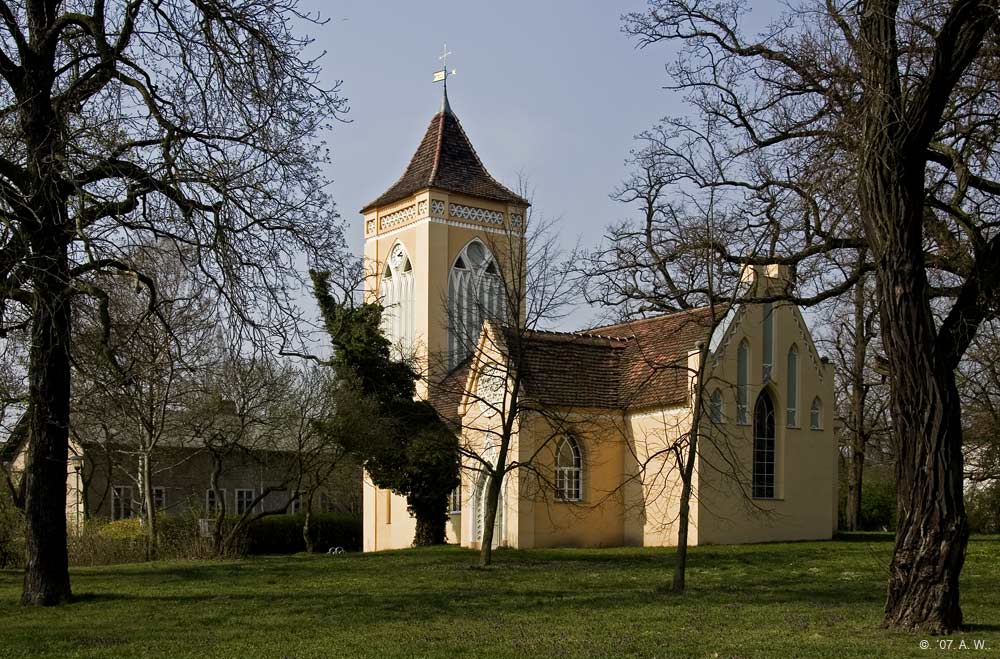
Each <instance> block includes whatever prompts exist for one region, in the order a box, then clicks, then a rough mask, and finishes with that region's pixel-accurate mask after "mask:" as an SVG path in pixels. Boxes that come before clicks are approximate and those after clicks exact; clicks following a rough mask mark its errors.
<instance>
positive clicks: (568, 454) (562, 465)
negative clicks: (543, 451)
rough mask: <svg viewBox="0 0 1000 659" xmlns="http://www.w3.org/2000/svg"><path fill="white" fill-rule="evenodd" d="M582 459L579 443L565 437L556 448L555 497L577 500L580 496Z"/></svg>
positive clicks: (564, 499) (562, 499)
mask: <svg viewBox="0 0 1000 659" xmlns="http://www.w3.org/2000/svg"><path fill="white" fill-rule="evenodd" d="M582 481H583V460H582V456H581V455H580V445H579V444H577V443H576V440H575V439H573V438H572V437H566V438H564V439H563V440H562V441H561V442H559V446H558V447H557V448H556V499H558V500H559V501H579V500H580V499H581V498H582V497H581V494H582V490H583V488H582Z"/></svg>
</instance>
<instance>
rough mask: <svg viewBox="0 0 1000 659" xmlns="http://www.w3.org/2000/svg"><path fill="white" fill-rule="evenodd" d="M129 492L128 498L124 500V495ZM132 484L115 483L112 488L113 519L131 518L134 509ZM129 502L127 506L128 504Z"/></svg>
mask: <svg viewBox="0 0 1000 659" xmlns="http://www.w3.org/2000/svg"><path fill="white" fill-rule="evenodd" d="M126 492H127V493H128V499H127V500H126V501H125V502H123V501H122V495H123V494H125V493H126ZM132 501H133V498H132V486H131V485H115V486H114V487H112V488H111V519H131V518H132V517H133V516H134V515H133V512H134V511H133V510H132ZM126 503H127V506H126Z"/></svg>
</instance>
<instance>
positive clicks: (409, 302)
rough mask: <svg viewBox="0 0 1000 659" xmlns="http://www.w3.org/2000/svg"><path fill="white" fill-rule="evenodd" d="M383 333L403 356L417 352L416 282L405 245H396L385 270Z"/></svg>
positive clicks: (383, 274)
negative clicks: (414, 317)
mask: <svg viewBox="0 0 1000 659" xmlns="http://www.w3.org/2000/svg"><path fill="white" fill-rule="evenodd" d="M380 292H381V294H382V306H383V307H384V308H385V311H384V313H383V315H382V332H383V333H384V334H385V336H386V338H387V339H389V341H391V342H392V344H393V345H394V346H396V347H397V348H398V349H399V350H401V351H402V353H403V356H409V355H410V353H412V352H413V347H414V342H415V337H414V319H413V316H414V306H415V299H414V283H413V264H412V263H411V262H410V257H409V256H408V255H407V253H406V249H404V248H403V245H402V244H401V243H396V244H395V245H393V247H392V249H391V250H390V251H389V258H388V259H386V263H385V269H384V270H383V271H382V286H381V291H380Z"/></svg>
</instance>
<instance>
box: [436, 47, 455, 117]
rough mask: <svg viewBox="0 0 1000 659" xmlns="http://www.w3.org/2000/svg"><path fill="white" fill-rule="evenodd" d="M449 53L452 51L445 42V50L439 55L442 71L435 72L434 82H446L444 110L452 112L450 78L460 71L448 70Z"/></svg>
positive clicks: (442, 108) (442, 109)
mask: <svg viewBox="0 0 1000 659" xmlns="http://www.w3.org/2000/svg"><path fill="white" fill-rule="evenodd" d="M448 55H451V51H450V50H448V44H445V45H444V50H443V52H442V53H441V55H440V56H439V57H438V59H439V60H441V67H442V68H441V70H440V71H435V72H434V82H443V83H444V95H443V96H442V98H441V111H442V112H451V106H450V105H448V78H449V77H450V76H453V75H455V74H456V73H458V71H456V70H455V69H452V70H450V71H449V70H448Z"/></svg>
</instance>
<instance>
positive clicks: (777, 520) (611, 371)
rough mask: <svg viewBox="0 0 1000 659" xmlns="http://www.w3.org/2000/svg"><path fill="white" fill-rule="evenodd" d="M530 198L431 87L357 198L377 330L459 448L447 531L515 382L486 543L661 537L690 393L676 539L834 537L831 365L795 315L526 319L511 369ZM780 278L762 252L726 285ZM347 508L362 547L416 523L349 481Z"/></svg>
mask: <svg viewBox="0 0 1000 659" xmlns="http://www.w3.org/2000/svg"><path fill="white" fill-rule="evenodd" d="M528 208H529V203H528V201H526V200H525V199H524V198H522V197H521V196H520V195H518V194H517V193H515V192H513V191H512V190H510V189H509V188H507V187H505V186H504V185H503V184H501V183H500V182H498V181H497V180H496V179H494V178H493V177H492V176H491V175H490V174H489V172H488V171H487V170H486V167H485V166H484V165H483V162H482V160H481V159H480V157H479V155H478V154H477V152H476V150H475V148H473V146H472V143H471V141H470V140H469V137H468V136H467V134H466V132H465V130H464V129H463V127H462V125H461V123H460V122H459V120H458V117H457V116H456V115H455V113H454V112H453V111H452V109H451V107H450V104H449V102H448V97H447V90H445V94H444V99H443V102H442V105H441V109H440V111H439V112H438V113H437V114H435V115H434V117H433V118H432V119H431V121H430V125H429V126H428V127H427V131H426V133H425V134H424V136H423V139H422V140H421V141H420V143H419V146H418V147H417V150H416V152H415V153H414V154H413V157H412V158H411V159H410V162H409V164H408V165H407V166H406V168H405V171H404V172H403V174H402V176H401V177H400V178H399V179H398V180H396V182H395V183H393V184H392V185H391V186H390V187H389V188H388V189H387V190H386V191H385V192H384V193H383V194H382V195H380V196H379V197H378V198H377V199H375V200H374V201H372V202H371V203H369V204H368V205H366V206H365V207H364V208H363V209H362V210H361V213H362V215H363V217H364V224H363V226H364V236H365V247H364V256H365V259H366V262H367V263H368V265H369V268H370V272H371V276H370V277H368V279H367V283H366V295H367V296H368V298H369V299H378V300H380V301H381V302H382V304H383V306H384V307H385V309H386V311H385V318H384V331H385V333H386V335H387V337H388V338H389V339H390V340H391V341H392V342H393V343H394V345H396V346H398V348H399V350H400V352H401V354H403V355H406V356H409V357H410V358H412V359H413V360H414V363H415V364H417V366H418V367H419V368H420V369H421V370H422V372H423V373H424V374H425V377H424V378H423V379H422V380H421V382H420V383H419V385H418V395H420V396H423V397H426V398H427V399H428V400H430V401H431V402H432V403H433V404H434V405H435V407H436V408H437V409H438V410H439V412H440V413H441V414H442V416H443V417H444V418H446V419H447V420H449V422H450V423H451V424H452V426H453V428H455V432H456V433H457V434H459V440H460V445H461V446H462V447H463V451H462V452H463V464H462V466H463V469H462V484H461V486H460V487H459V488H458V489H457V490H456V492H455V493H454V494H453V496H452V501H451V504H450V514H451V520H450V524H449V525H448V540H449V542H453V543H460V544H461V545H462V546H466V547H479V546H480V542H481V540H482V537H483V519H484V516H485V515H484V507H485V499H486V498H485V492H486V487H485V482H486V480H487V479H486V478H484V476H483V473H484V470H483V468H482V465H484V464H492V465H495V464H496V463H495V462H489V461H496V459H497V446H496V443H495V441H494V440H493V439H491V437H496V436H497V432H498V428H499V427H500V426H501V425H502V424H503V421H504V419H505V418H506V417H505V414H504V411H505V410H504V409H503V406H504V405H505V404H506V403H505V402H504V401H507V400H513V399H512V398H510V397H509V395H508V394H504V392H505V391H507V390H509V388H510V387H511V383H515V382H516V384H517V388H518V389H519V390H520V391H522V396H523V398H524V399H525V400H528V399H530V401H531V404H530V406H529V405H523V406H522V407H521V408H518V411H517V413H516V417H517V418H516V419H515V421H514V422H513V423H512V424H510V427H509V430H508V431H507V433H508V437H509V447H510V448H509V454H508V456H507V459H506V462H505V463H504V464H516V465H517V466H518V467H517V468H514V469H512V470H510V471H509V472H508V473H507V475H506V477H505V478H504V480H503V487H502V490H501V498H500V506H499V509H498V513H497V515H496V523H495V527H494V533H493V544H494V545H496V546H501V547H517V548H531V547H609V546H623V545H634V546H670V545H674V544H676V542H677V526H678V524H677V521H678V511H679V501H680V493H681V486H682V479H681V476H680V471H679V464H680V462H679V461H678V457H679V456H682V455H683V454H684V450H683V449H684V446H685V443H684V442H685V441H686V438H687V437H688V436H689V430H690V428H691V424H692V419H693V416H694V415H693V414H692V405H693V401H694V400H695V398H696V392H700V396H701V399H702V401H703V405H702V409H703V410H705V413H703V414H702V415H700V417H701V424H700V427H701V430H700V432H699V433H698V437H699V449H698V451H697V452H696V460H695V463H694V466H693V470H692V492H693V494H692V497H691V507H690V527H689V528H690V530H689V543H690V544H725V543H747V542H769V541H785V540H817V539H828V538H831V537H832V535H833V533H834V531H835V528H836V520H837V458H838V450H837V441H836V438H835V434H834V414H833V409H834V387H833V377H834V374H833V367H832V365H831V364H829V363H828V361H827V360H826V359H825V358H822V357H821V356H820V355H819V354H818V352H817V349H816V346H815V344H814V342H813V339H812V336H811V334H810V332H809V329H808V327H807V325H806V323H805V321H804V319H803V316H802V314H801V312H800V310H799V309H798V308H797V307H796V306H794V305H791V304H787V303H763V304H747V305H737V306H734V307H732V308H728V309H724V310H718V309H716V310H710V309H708V308H702V309H693V310H686V311H681V312H677V313H671V314H666V315H660V316H656V317H650V318H643V319H639V320H634V321H632V322H627V323H623V324H618V325H611V326H606V327H598V328H591V329H587V330H583V331H579V332H548V331H527V330H525V331H523V332H520V333H518V334H517V336H516V342H517V345H518V355H520V358H519V359H518V360H516V366H515V364H514V360H512V359H511V358H510V355H511V354H512V353H511V352H510V347H511V345H512V343H511V341H512V336H513V335H512V334H511V330H510V329H509V328H508V327H505V321H504V319H505V318H513V319H514V321H513V324H514V325H516V324H517V317H518V316H519V315H521V316H522V317H523V313H522V312H513V313H512V312H511V310H510V307H518V302H519V300H518V299H516V298H515V299H511V297H510V296H511V291H516V292H517V293H516V294H517V295H522V296H523V295H524V290H523V289H524V286H523V285H520V286H519V285H514V286H510V285H507V284H508V283H509V282H510V281H511V280H513V281H514V282H515V283H517V281H520V282H521V283H522V284H523V281H524V280H523V276H524V273H523V272H522V271H519V269H518V264H522V265H523V261H524V257H523V253H524V250H523V249H522V247H523V241H524V236H525V231H526V223H527V221H528ZM505 270H508V271H507V272H505ZM511 270H515V271H518V272H511ZM789 277H790V275H789V272H788V270H787V268H784V267H780V266H777V265H769V266H757V267H753V268H747V269H746V270H745V271H744V277H743V279H744V285H745V286H747V287H754V288H756V290H757V291H758V292H766V291H768V290H773V289H775V288H781V287H785V286H788V285H790V284H791V282H790V280H789ZM706 346H707V349H703V347H706ZM703 358H704V359H705V360H706V361H705V363H704V364H702V363H701V360H702V359H703ZM515 371H516V372H515ZM699 378H700V381H699ZM491 392H492V393H491ZM498 392H499V393H498ZM484 461H485V462H484ZM363 514H364V521H363V524H364V531H363V532H364V549H365V551H380V550H386V549H399V548H405V547H409V546H411V544H412V542H413V536H414V530H415V520H414V518H413V517H412V516H411V515H410V514H409V512H408V511H407V507H406V500H405V498H404V497H401V496H398V495H395V494H393V493H392V492H391V491H388V490H382V489H379V488H377V487H375V486H374V485H373V484H372V483H371V482H370V481H369V480H368V479H367V478H365V480H364V493H363Z"/></svg>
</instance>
